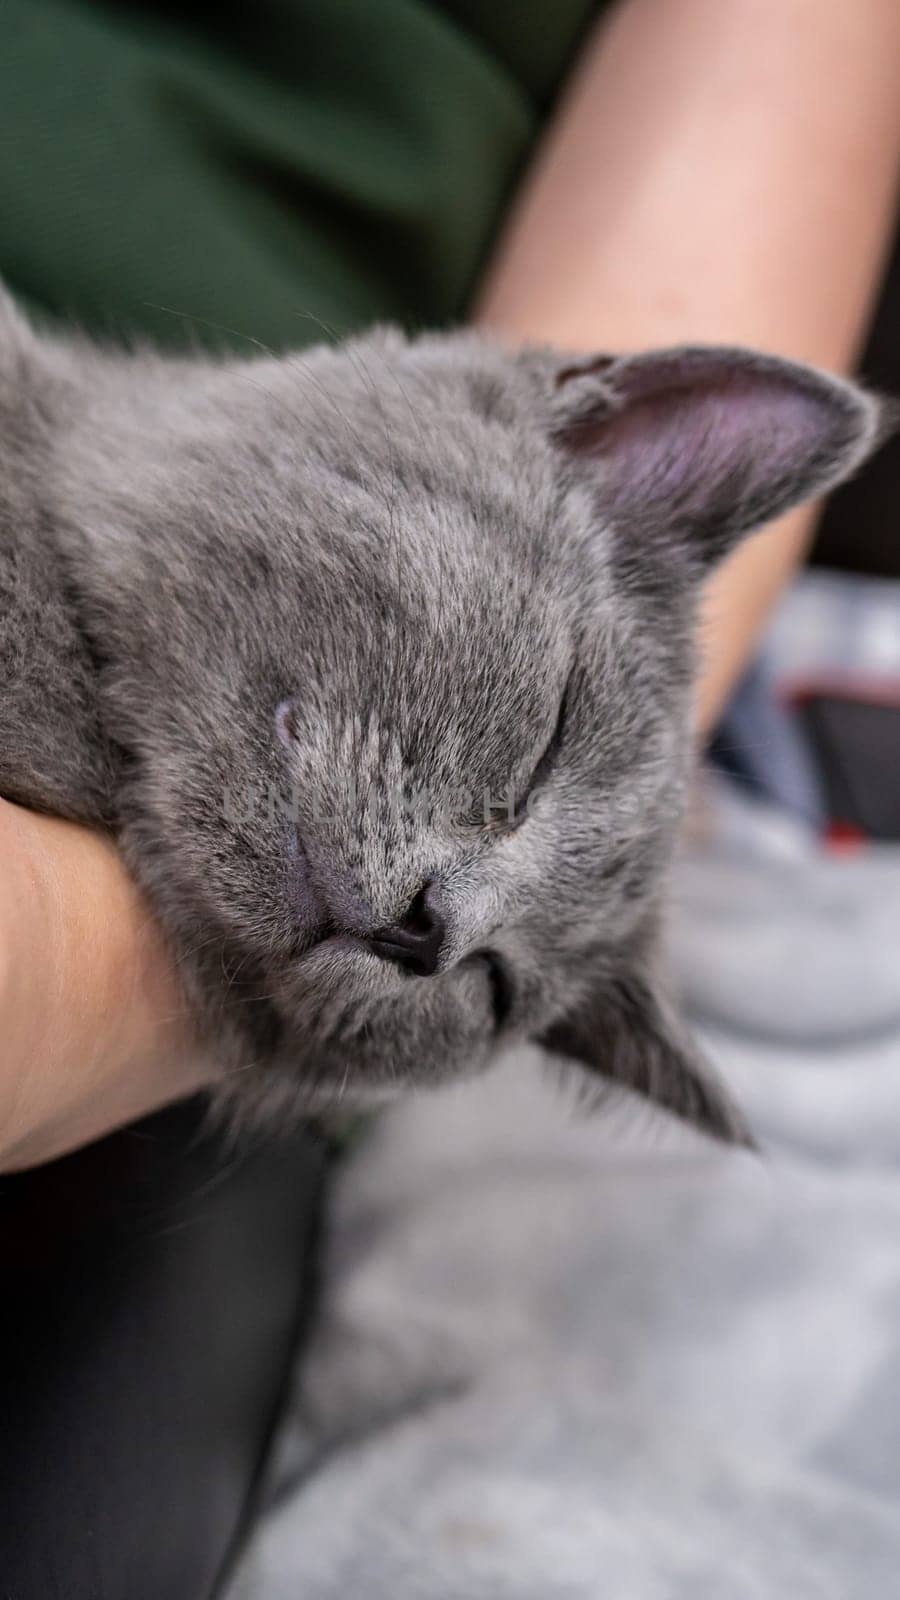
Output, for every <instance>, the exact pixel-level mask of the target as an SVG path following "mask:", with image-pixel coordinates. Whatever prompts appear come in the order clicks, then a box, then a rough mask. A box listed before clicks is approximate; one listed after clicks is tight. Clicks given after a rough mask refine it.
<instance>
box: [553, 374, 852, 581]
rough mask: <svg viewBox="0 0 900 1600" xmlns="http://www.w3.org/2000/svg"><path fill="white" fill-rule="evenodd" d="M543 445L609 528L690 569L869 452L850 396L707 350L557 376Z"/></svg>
mask: <svg viewBox="0 0 900 1600" xmlns="http://www.w3.org/2000/svg"><path fill="white" fill-rule="evenodd" d="M553 389H554V392H553V398H552V402H551V405H552V421H551V430H552V436H553V439H554V441H555V443H556V445H557V446H558V447H559V448H560V449H561V450H562V451H563V452H564V453H565V454H566V455H567V456H568V457H569V459H570V461H571V462H573V463H577V464H578V466H579V467H582V468H585V469H587V470H589V471H591V472H592V473H593V471H594V469H595V468H596V469H597V470H596V483H597V488H598V491H599V493H600V495H601V497H602V500H601V503H602V504H603V506H604V508H605V509H608V511H609V513H610V515H611V516H612V517H613V518H614V520H615V522H617V523H618V524H619V525H621V526H625V527H627V526H633V527H635V528H637V529H639V530H640V531H641V533H642V535H644V536H646V537H650V538H652V537H653V536H654V534H655V535H657V536H666V537H667V538H668V540H669V542H670V543H671V542H675V543H676V544H680V545H683V546H684V548H685V549H686V551H689V552H690V553H692V554H693V556H694V557H695V559H696V561H697V562H699V564H700V565H701V566H707V565H708V564H710V563H711V562H712V561H715V560H717V559H718V558H719V557H720V556H722V555H724V553H725V552H726V550H728V549H729V547H730V546H731V545H732V544H733V543H735V541H736V540H737V539H738V538H740V536H741V535H742V534H745V533H749V532H751V531H752V530H753V529H754V528H757V527H759V526H760V525H761V524H762V523H764V522H768V521H770V520H771V519H772V518H773V517H777V516H778V515H780V513H781V512H783V511H786V510H787V509H788V508H789V507H790V506H793V505H796V504H798V503H799V502H801V501H803V500H809V499H812V498H814V497H816V496H818V495H820V494H822V493H823V492H824V491H825V490H827V489H830V488H832V487H833V486H834V485H835V484H836V483H839V482H840V481H841V480H842V479H843V478H846V477H848V476H849V474H850V473H852V472H853V471H854V470H855V469H856V468H857V467H858V466H859V465H860V463H861V462H862V461H863V460H864V459H865V457H866V456H867V455H868V454H869V452H870V451H871V450H872V449H873V448H874V446H875V445H876V444H877V443H878V442H879V437H880V435H881V432H882V423H881V416H882V412H881V407H880V406H879V403H878V402H877V401H876V400H874V399H873V398H872V397H871V396H869V395H867V394H865V393H864V392H863V391H862V390H861V389H859V388H858V387H857V386H856V385H855V384H852V383H846V382H844V381H842V380H841V379H839V378H833V377H829V376H827V375H826V374H825V373H822V372H818V371H816V370H815V369H814V368H810V367H805V366H800V365H798V364H797V363H795V362H791V361H782V360H780V359H778V358H777V357H774V356H764V355H759V354H756V353H755V352H753V351H748V350H740V349H729V348H724V347H718V346H709V347H702V346H701V347H696V348H691V347H685V348H679V349H674V350H662V351H651V352H649V353H648V354H645V355H637V356H623V357H619V358H617V357H614V356H596V357H593V358H591V359H589V360H585V361H583V362H574V363H569V364H568V365H565V366H559V365H557V367H556V369H555V372H554V375H553Z"/></svg>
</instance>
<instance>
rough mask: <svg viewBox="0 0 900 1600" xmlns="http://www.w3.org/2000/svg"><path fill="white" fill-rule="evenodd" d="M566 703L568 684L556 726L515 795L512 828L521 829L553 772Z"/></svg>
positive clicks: (564, 721)
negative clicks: (527, 777) (530, 808)
mask: <svg viewBox="0 0 900 1600" xmlns="http://www.w3.org/2000/svg"><path fill="white" fill-rule="evenodd" d="M568 702H569V684H568V683H567V684H566V687H565V689H564V690H563V692H562V697H561V699H560V702H559V713H558V715H557V718H556V724H555V726H554V729H553V732H552V733H551V735H550V738H549V739H548V741H547V744H546V745H545V747H544V750H543V751H542V753H541V755H540V756H539V758H538V760H537V762H536V764H535V766H534V768H533V770H532V773H531V777H530V778H529V779H528V782H527V783H526V784H524V785H523V786H522V788H521V789H520V790H519V793H518V794H517V795H516V798H515V803H514V806H513V808H512V819H511V827H513V828H518V827H521V825H522V823H523V822H524V821H525V818H526V817H527V816H528V811H529V807H530V806H531V804H532V803H533V801H534V799H535V798H536V796H537V795H538V794H539V793H540V791H541V789H542V788H543V786H544V784H545V783H546V782H547V779H548V778H549V776H550V774H551V772H552V771H553V768H554V766H555V765H556V759H557V756H558V755H559V752H560V748H561V746H562V741H563V733H564V731H565V725H566V711H567V708H568Z"/></svg>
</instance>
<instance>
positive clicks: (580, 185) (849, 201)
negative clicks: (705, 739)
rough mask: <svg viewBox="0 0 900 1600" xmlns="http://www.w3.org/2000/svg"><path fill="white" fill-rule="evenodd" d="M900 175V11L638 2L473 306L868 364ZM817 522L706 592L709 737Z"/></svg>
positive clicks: (649, 341)
mask: <svg viewBox="0 0 900 1600" xmlns="http://www.w3.org/2000/svg"><path fill="white" fill-rule="evenodd" d="M898 164H900V6H898V5H897V4H896V0H859V3H858V4H854V5H853V6H848V5H847V4H846V3H845V0H729V4H727V5H722V4H721V3H720V0H665V3H664V4H661V3H660V0H627V3H625V4H623V5H620V6H619V7H618V8H617V9H616V11H615V12H614V13H613V14H612V15H611V17H610V18H609V19H608V21H607V22H606V23H605V24H604V25H602V26H601V28H600V29H599V30H598V31H597V34H596V36H595V38H594V39H593V40H592V41H591V43H590V44H589V46H588V48H587V50H586V52H585V55H584V58H583V61H582V63H581V65H580V68H579V69H578V71H577V72H576V75H575V78H574V80H573V83H572V85H571V88H570V90H569V92H568V94H567V95H566V96H565V97H564V100H563V103H562V105H561V108H560V111H559V114H558V117H557V119H556V122H555V125H554V127H553V128H552V129H551V131H550V133H549V135H548V137H547V140H546V143H545V146H544V148H543V150H542V152H541V154H540V156H539V159H538V161H537V163H536V165H535V167H534V169H533V171H532V173H531V174H530V176H529V177H528V179H527V180H526V182H525V185H524V187H523V191H522V194H521V196H520V197H519V200H518V202H517V204H516V205H515V206H514V208H513V212H512V215H511V218H510V223H509V226H508V228H507V230H506V233H505V236H504V238H503V239H502V240H501V242H500V246H499V249H498V251H497V254H496V257H495V260H494V262H493V264H492V266H491V269H490V271H489V273H488V276H487V279H486V282H485V285H484V288H483V290H482V293H481V295H480V297H479V301H478V304H477V306H476V317H477V319H478V320H479V321H481V322H482V323H484V324H486V325H487V326H489V327H491V328H493V329H494V330H496V331H497V332H499V333H500V334H501V335H503V336H505V337H508V338H511V339H520V338H528V339H538V340H544V339H545V340H547V341H550V342H553V343H556V344H559V345H561V346H564V347H569V348H574V349H589V348H597V349H603V348H609V349H634V348H641V347H646V346H649V345H653V344H667V343H678V342H680V341H683V340H700V341H715V340H722V341H727V342H731V343H746V344H756V345H761V346H763V347H765V348H767V349H770V350H774V351H778V352H780V353H783V354H785V355H790V356H794V357H797V358H799V359H804V360H809V361H813V362H817V363H819V364H822V365H824V366H829V367H835V368H840V367H842V366H845V365H846V364H847V363H848V362H850V361H851V360H852V359H853V356H854V353H855V351H856V350H857V348H858V344H859V339H860V335H861V332H862V330H863V328H864V326H865V322H866V318H867V315H868V312H869V310H870V307H871V302H872V298H873V294H874V291H875V288H876V286H877V282H878V278H879V274H880V269H881V263H882V260H883V256H884V252H885V248H886V245H887V243H888V240H889V237H890V230H891V221H892V216H893V207H894V197H895V191H896V182H897V172H898ZM811 527H812V513H811V512H810V511H809V510H805V511H802V512H800V513H796V514H794V515H793V516H791V517H789V518H787V519H785V520H784V521H783V522H782V523H780V524H779V525H778V526H777V527H774V528H771V529H768V530H767V531H766V532H765V533H764V534H762V535H760V536H758V537H757V538H756V539H754V540H753V541H751V543H750V544H748V545H746V546H744V547H743V549H742V550H740V551H739V552H738V553H737V554H736V555H735V556H734V557H733V558H732V560H731V561H730V562H729V563H728V564H727V565H726V566H725V567H724V568H723V569H722V571H721V573H720V574H719V575H718V576H717V578H716V579H715V580H714V581H713V583H712V584H711V586H710V591H709V597H708V607H707V629H706V634H707V642H706V651H707V662H708V665H707V670H706V673H705V676H704V679H703V682H702V683H701V687H700V717H701V722H702V723H703V724H704V725H705V726H708V725H709V723H710V721H711V720H712V719H713V717H714V715H715V713H716V711H717V710H718V708H719V706H720V705H721V702H722V699H723V697H724V695H725V694H726V692H727V689H728V687H729V686H730V684H731V682H732V681H733V679H734V676H735V673H736V672H737V671H738V670H739V668H740V665H741V664H742V661H743V660H744V658H745V656H746V653H747V650H748V648H749V647H750V645H751V642H752V639H753V636H754V634H755V632H756V629H757V628H758V625H759V622H760V620H761V619H762V617H763V616H764V614H765V612H766V610H767V609H768V606H769V604H770V603H771V600H772V599H773V597H774V596H775V595H776V594H777V592H778V590H779V588H780V587H781V585H782V583H783V582H784V580H785V578H786V577H787V576H788V574H789V573H790V571H791V570H792V568H793V566H794V565H795V564H796V562H797V561H798V560H799V559H800V557H801V555H802V553H803V551H804V549H805V547H806V544H807V542H808V539H809V536H810V531H811Z"/></svg>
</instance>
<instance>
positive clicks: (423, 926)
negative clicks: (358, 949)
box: [365, 886, 447, 978]
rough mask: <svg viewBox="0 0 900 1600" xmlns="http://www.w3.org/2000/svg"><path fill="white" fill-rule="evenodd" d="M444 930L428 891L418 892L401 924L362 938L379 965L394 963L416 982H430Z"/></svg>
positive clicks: (434, 971)
mask: <svg viewBox="0 0 900 1600" xmlns="http://www.w3.org/2000/svg"><path fill="white" fill-rule="evenodd" d="M446 932H447V926H446V923H445V922H444V919H443V917H442V916H441V913H440V912H439V911H438V909H437V907H436V906H435V905H434V904H433V902H432V900H431V897H430V895H429V891H428V888H427V886H426V888H424V889H420V891H419V893H418V894H417V895H416V898H415V900H414V901H413V903H412V905H411V906H410V908H409V910H408V912H407V914H406V916H405V917H404V919H403V921H402V922H401V923H393V924H391V925H390V926H389V927H387V928H378V929H376V931H375V932H374V933H370V934H368V935H367V936H366V939H365V943H366V944H367V945H368V947H369V949H370V950H371V951H372V952H373V953H374V954H375V955H376V956H380V957H381V959H382V960H383V961H394V962H396V963H397V965H398V966H400V967H403V968H404V969H405V970H406V971H407V972H410V973H413V974H414V975H415V976H416V977H418V978H431V977H433V976H434V974H435V973H436V972H437V970H438V967H439V965H440V959H441V952H442V950H443V948H444V939H445V936H446Z"/></svg>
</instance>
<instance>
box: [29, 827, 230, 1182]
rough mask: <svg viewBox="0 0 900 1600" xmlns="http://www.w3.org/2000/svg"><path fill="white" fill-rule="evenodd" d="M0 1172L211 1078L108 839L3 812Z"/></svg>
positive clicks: (172, 978)
mask: <svg viewBox="0 0 900 1600" xmlns="http://www.w3.org/2000/svg"><path fill="white" fill-rule="evenodd" d="M0 861H2V862H3V872H2V878H0V1041H2V1043H0V1052H2V1054H0V1170H9V1169H14V1168H17V1167H25V1166H31V1165H33V1164H34V1163H35V1162H38V1161H46V1160H48V1159H50V1158H51V1157H52V1156H54V1155H58V1154H61V1153H62V1152H63V1151H65V1150H69V1149H72V1148H73V1147H74V1146H76V1145H79V1144H84V1143H87V1142H88V1141H89V1140H91V1139H95V1138H99V1137H100V1135H101V1134H103V1133H106V1132H107V1131H108V1130H109V1129H110V1128H114V1127H117V1126H119V1125H120V1124H122V1123H125V1122H130V1121H132V1120H133V1119H134V1118H136V1117H139V1116H141V1115H142V1114H143V1113H144V1112H147V1111H152V1110H154V1109H155V1108H156V1107H158V1106H161V1105H165V1104H166V1103H167V1102H168V1101H170V1100H174V1099H177V1098H179V1097H180V1096H182V1095H185V1094H189V1093H190V1092H191V1090H193V1089H195V1088H198V1087H199V1086H200V1085H201V1084H202V1083H203V1082H205V1081H207V1080H208V1079H209V1077H210V1076H211V1073H210V1070H209V1067H208V1066H204V1064H203V1062H202V1061H201V1059H200V1056H199V1053H198V1052H197V1050H196V1047H195V1046H194V1044H193V1041H192V1040H191V1037H190V1031H189V1026H188V1022H187V1018H186V1015H185V1009H184V1002H183V1000H182V997H181V995H180V993H179V990H178V984H177V979H176V975H175V974H174V973H173V972H172V970H171V968H170V965H169V962H168V960H167V958H166V955H165V952H164V950H163V947H162V943H161V940H160V937H159V934H158V932H157V930H156V928H155V925H154V923H153V921H152V919H151V917H150V916H149V913H148V912H147V910H146V908H145V907H144V906H143V905H142V904H141V902H140V899H139V897H138V895H137V892H136V890H135V889H134V887H133V885H132V883H131V881H130V879H129V877H128V875H127V874H126V872H125V870H124V868H123V867H122V864H121V862H120V860H119V858H118V855H117V853H116V851H115V849H114V847H113V846H112V844H110V843H109V841H108V840H106V839H104V838H102V837H100V836H99V835H98V834H94V833H92V832H90V831H89V830H88V829H86V828H80V827H76V826H75V825H74V824H73V823H70V822H60V821H58V820H57V819H56V818H53V817H41V816H36V815H34V814H33V813H32V812H30V811H24V810H22V808H21V807H19V806H13V805H9V804H7V803H6V802H4V801H0Z"/></svg>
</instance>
